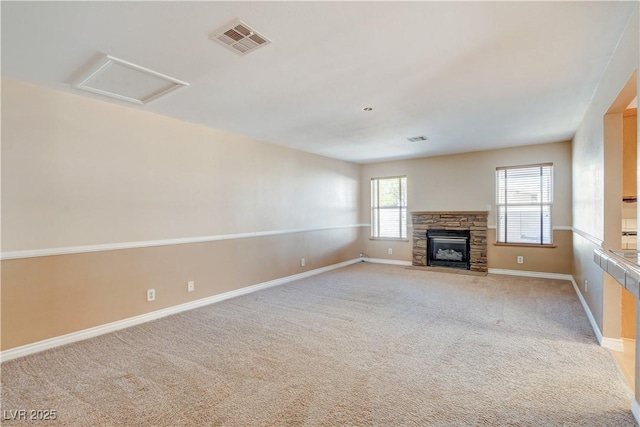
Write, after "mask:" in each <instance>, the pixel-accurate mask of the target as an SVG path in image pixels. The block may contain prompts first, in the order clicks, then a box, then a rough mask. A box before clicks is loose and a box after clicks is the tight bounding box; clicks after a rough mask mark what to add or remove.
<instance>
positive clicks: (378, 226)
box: [371, 176, 407, 239]
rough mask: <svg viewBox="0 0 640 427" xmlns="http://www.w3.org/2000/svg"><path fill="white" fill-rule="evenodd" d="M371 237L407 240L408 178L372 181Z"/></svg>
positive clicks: (400, 177)
mask: <svg viewBox="0 0 640 427" xmlns="http://www.w3.org/2000/svg"><path fill="white" fill-rule="evenodd" d="M371 237H375V238H389V239H406V238H407V177H406V176H397V177H392V178H372V179H371Z"/></svg>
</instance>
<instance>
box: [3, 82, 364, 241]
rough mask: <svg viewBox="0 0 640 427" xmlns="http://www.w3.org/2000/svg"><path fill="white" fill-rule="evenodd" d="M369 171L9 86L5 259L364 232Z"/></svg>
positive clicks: (128, 111) (5, 146) (155, 117)
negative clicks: (362, 200) (147, 244)
mask: <svg viewBox="0 0 640 427" xmlns="http://www.w3.org/2000/svg"><path fill="white" fill-rule="evenodd" d="M358 173H359V167H358V166H357V165H354V164H350V163H347V162H340V161H336V160H332V159H328V158H325V157H320V156H315V155H312V154H307V153H302V152H300V151H296V150H292V149H288V148H284V147H280V146H276V145H273V144H267V143H264V142H261V141H257V140H254V139H251V138H248V137H244V136H241V135H237V134H233V133H229V132H224V131H220V130H215V129H210V128H206V127H203V126H199V125H195V124H191V123H186V122H182V121H178V120H174V119H170V118H167V117H163V116H160V115H155V114H150V113H147V112H145V111H142V110H138V109H134V108H125V107H121V106H118V105H114V104H111V103H106V102H101V101H97V100H93V99H89V98H85V97H82V96H77V95H74V94H68V93H62V92H56V91H53V90H47V89H41V88H38V87H36V86H32V85H27V84H23V83H19V82H16V81H12V80H8V79H3V81H2V177H3V180H2V181H3V187H2V201H3V207H2V217H3V218H2V220H3V224H6V226H5V227H3V235H2V239H3V240H2V250H3V251H4V252H7V251H17V250H30V249H42V248H55V247H68V246H79V245H95V244H105V243H119V242H130V241H149V240H157V239H169V238H181V237H191V236H209V235H219V234H233V233H244V232H254V231H270V230H282V229H297V228H307V227H321V226H342V225H348V224H355V223H356V222H357V218H358V217H357V209H358V200H357V199H358V178H359V176H358Z"/></svg>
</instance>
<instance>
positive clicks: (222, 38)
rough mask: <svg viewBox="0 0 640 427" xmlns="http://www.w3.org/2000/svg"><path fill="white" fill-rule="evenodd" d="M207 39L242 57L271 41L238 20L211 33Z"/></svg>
mask: <svg viewBox="0 0 640 427" xmlns="http://www.w3.org/2000/svg"><path fill="white" fill-rule="evenodd" d="M209 38H210V39H211V40H213V41H215V42H218V43H220V44H221V45H222V46H224V47H226V48H228V49H230V50H232V51H233V52H235V53H237V54H238V55H242V56H244V55H246V54H247V53H249V52H253V51H254V50H256V49H259V48H261V47H263V46H266V45H268V44H270V43H271V40H269V39H268V38H266V37H265V36H263V35H262V34H260V33H259V32H257V31H256V30H254V29H253V28H251V27H250V26H248V25H247V24H245V23H244V22H242V21H241V20H239V19H235V20H234V21H232V22H231V23H229V24H227V25H225V26H223V27H220V28H218V29H217V30H215V31H213V32H212V33H211V34H209Z"/></svg>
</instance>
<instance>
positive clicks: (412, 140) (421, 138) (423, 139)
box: [407, 136, 429, 142]
mask: <svg viewBox="0 0 640 427" xmlns="http://www.w3.org/2000/svg"><path fill="white" fill-rule="evenodd" d="M427 139H429V138H427V137H426V136H414V137H412V138H407V141H409V142H418V141H426V140H427Z"/></svg>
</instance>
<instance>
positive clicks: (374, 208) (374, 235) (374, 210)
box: [369, 175, 409, 241]
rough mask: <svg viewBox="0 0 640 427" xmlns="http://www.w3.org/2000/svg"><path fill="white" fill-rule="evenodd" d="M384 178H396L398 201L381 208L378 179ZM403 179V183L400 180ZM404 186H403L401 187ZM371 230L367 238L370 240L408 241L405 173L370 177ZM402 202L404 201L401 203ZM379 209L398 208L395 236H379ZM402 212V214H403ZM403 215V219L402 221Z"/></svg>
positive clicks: (382, 179) (406, 180) (406, 182)
mask: <svg viewBox="0 0 640 427" xmlns="http://www.w3.org/2000/svg"><path fill="white" fill-rule="evenodd" d="M384 180H398V190H399V197H398V201H399V203H398V204H397V205H396V206H392V207H386V208H382V207H381V206H380V181H384ZM403 180H404V185H403V183H402V181H403ZM374 183H376V194H375V195H374ZM403 187H404V188H403ZM370 188H371V192H370V195H371V199H370V202H371V203H370V204H371V232H370V233H369V234H370V236H369V238H370V239H372V240H398V241H408V240H409V239H408V233H409V231H408V222H409V218H408V215H409V213H408V201H407V192H408V179H407V176H406V175H396V176H384V177H373V178H371V184H370ZM403 202H404V203H403ZM381 209H398V212H399V215H398V230H397V231H398V234H397V235H396V236H380V225H381V224H380V223H381V221H380V211H381ZM403 213H404V216H403ZM376 214H377V217H376ZM403 217H404V221H403Z"/></svg>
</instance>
